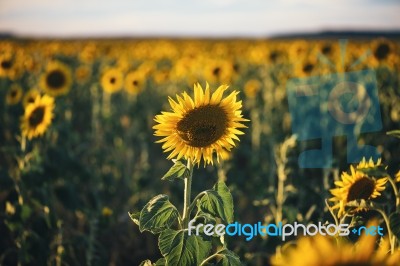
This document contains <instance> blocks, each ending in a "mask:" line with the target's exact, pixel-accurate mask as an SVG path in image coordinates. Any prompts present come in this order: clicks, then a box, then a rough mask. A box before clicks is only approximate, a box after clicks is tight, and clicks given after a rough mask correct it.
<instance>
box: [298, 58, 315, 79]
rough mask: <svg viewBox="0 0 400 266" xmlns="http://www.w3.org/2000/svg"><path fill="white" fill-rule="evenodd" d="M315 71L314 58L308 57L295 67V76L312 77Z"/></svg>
mask: <svg viewBox="0 0 400 266" xmlns="http://www.w3.org/2000/svg"><path fill="white" fill-rule="evenodd" d="M316 71H317V61H316V60H315V58H311V57H310V58H308V59H305V60H303V62H301V63H300V64H299V63H298V64H296V65H295V76H296V77H299V78H303V77H308V76H312V75H313V74H315V72H316Z"/></svg>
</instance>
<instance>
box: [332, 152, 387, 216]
mask: <svg viewBox="0 0 400 266" xmlns="http://www.w3.org/2000/svg"><path fill="white" fill-rule="evenodd" d="M380 164H381V161H380V160H378V162H377V163H376V164H374V162H373V161H372V160H370V161H369V162H366V160H365V158H364V159H363V160H362V161H361V162H360V163H359V164H358V165H357V166H356V168H354V167H353V166H350V174H349V173H347V172H342V175H341V179H342V180H340V181H335V185H336V188H334V189H331V190H330V192H331V193H332V195H333V197H332V198H330V199H329V200H330V201H333V202H334V203H335V205H334V206H333V209H339V211H338V217H341V216H342V215H343V214H344V213H345V207H346V204H347V203H349V202H351V201H354V200H371V199H374V198H376V197H378V196H380V195H381V193H380V192H381V191H383V190H385V185H386V182H387V181H388V178H387V177H383V178H378V179H376V178H374V177H370V176H368V175H367V174H365V173H363V172H362V171H360V170H361V169H366V168H374V167H377V166H380ZM359 210H361V209H360V208H356V209H354V211H359Z"/></svg>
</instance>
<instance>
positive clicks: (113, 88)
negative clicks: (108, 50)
mask: <svg viewBox="0 0 400 266" xmlns="http://www.w3.org/2000/svg"><path fill="white" fill-rule="evenodd" d="M123 81H124V77H123V74H122V72H121V71H120V70H119V69H118V68H110V69H108V70H106V71H105V72H104V73H103V75H102V76H101V80H100V83H101V86H102V87H103V89H104V90H105V91H106V92H108V93H114V92H117V91H119V90H120V89H121V88H122V84H123Z"/></svg>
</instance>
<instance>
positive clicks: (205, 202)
mask: <svg viewBox="0 0 400 266" xmlns="http://www.w3.org/2000/svg"><path fill="white" fill-rule="evenodd" d="M199 206H200V208H201V210H202V211H204V212H206V213H209V214H211V215H213V216H217V217H219V218H221V219H222V220H223V221H224V222H225V223H232V222H233V199H232V195H231V193H230V191H229V189H228V187H227V186H226V185H225V183H224V182H218V183H217V184H215V186H214V187H213V189H212V190H207V191H205V194H204V196H203V197H201V199H200V202H199Z"/></svg>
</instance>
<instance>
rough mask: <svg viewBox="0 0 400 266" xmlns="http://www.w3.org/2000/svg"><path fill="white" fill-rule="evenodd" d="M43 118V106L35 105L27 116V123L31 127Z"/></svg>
mask: <svg viewBox="0 0 400 266" xmlns="http://www.w3.org/2000/svg"><path fill="white" fill-rule="evenodd" d="M43 118H44V107H43V106H40V107H37V108H36V109H35V110H34V111H33V112H32V113H31V115H30V116H29V125H30V126H31V127H36V126H37V125H39V124H40V123H41V122H42V121H43Z"/></svg>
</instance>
